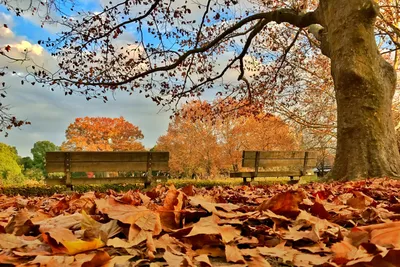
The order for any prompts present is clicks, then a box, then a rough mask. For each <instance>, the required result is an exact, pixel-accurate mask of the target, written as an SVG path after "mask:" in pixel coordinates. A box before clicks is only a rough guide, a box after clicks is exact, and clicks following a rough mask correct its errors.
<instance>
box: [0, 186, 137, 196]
mask: <svg viewBox="0 0 400 267" xmlns="http://www.w3.org/2000/svg"><path fill="white" fill-rule="evenodd" d="M138 188H141V186H138V185H135V184H127V185H119V184H103V185H75V186H74V190H73V191H75V192H78V193H84V192H89V191H97V192H106V191H107V190H108V189H111V190H114V191H117V192H123V191H128V190H135V189H138ZM66 191H69V189H68V188H67V187H65V186H60V185H56V186H47V185H37V186H4V187H0V194H5V195H9V196H16V195H21V196H51V195H53V194H62V193H65V192H66Z"/></svg>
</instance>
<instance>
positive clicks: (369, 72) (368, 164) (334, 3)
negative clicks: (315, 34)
mask: <svg viewBox="0 0 400 267" xmlns="http://www.w3.org/2000/svg"><path fill="white" fill-rule="evenodd" d="M317 12H318V13H317V14H318V17H319V21H320V22H321V25H322V26H323V27H324V31H323V33H322V45H321V46H322V51H323V53H324V54H325V55H327V56H328V57H330V59H331V64H332V76H333V79H334V83H335V91H336V101H337V115H338V116H337V118H338V121H337V151H336V159H335V164H334V167H333V170H332V172H331V178H332V179H335V180H353V179H358V178H372V177H386V176H388V177H398V176H399V175H400V155H399V150H398V147H397V144H396V138H395V130H394V124H393V120H392V110H391V107H392V100H393V95H394V91H395V86H396V73H395V71H394V69H393V67H392V66H391V65H390V64H389V63H388V62H386V61H385V60H384V59H383V58H382V57H381V55H380V54H379V51H378V47H377V45H376V42H375V36H374V22H375V18H376V16H377V15H378V7H377V6H376V4H375V2H374V1H373V0H321V1H320V6H319V8H318V10H317Z"/></svg>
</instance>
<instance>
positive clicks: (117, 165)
mask: <svg viewBox="0 0 400 267" xmlns="http://www.w3.org/2000/svg"><path fill="white" fill-rule="evenodd" d="M151 169H152V170H153V171H168V170H169V168H168V162H152V163H151ZM146 170H147V162H112V161H110V162H92V161H89V162H83V161H82V162H73V161H71V167H70V171H71V172H95V171H98V172H102V171H104V172H106V171H108V172H114V171H115V172H116V171H126V172H128V171H146ZM46 171H47V172H49V173H51V172H63V171H64V162H46Z"/></svg>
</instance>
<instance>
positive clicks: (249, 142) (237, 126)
mask: <svg viewBox="0 0 400 267" xmlns="http://www.w3.org/2000/svg"><path fill="white" fill-rule="evenodd" d="M215 104H216V103H215ZM216 105H217V104H216ZM210 109H211V105H210V104H208V103H206V102H201V101H192V102H189V103H188V104H186V105H184V106H183V107H182V111H181V113H180V115H178V116H176V117H175V118H174V119H173V121H172V122H171V123H170V125H169V126H168V131H167V134H165V135H163V136H161V137H160V138H159V139H158V141H157V145H156V149H157V150H166V151H169V152H170V168H171V171H172V172H173V173H175V174H178V173H179V174H183V175H184V176H186V177H190V176H192V175H193V174H194V173H195V174H204V175H206V176H209V175H213V174H217V173H221V172H224V171H225V170H227V169H233V170H234V171H237V170H238V169H239V167H240V162H241V155H242V154H241V153H242V151H243V150H293V149H296V148H298V142H296V137H295V136H294V134H293V133H292V132H291V131H290V129H289V127H288V125H287V124H285V123H284V122H283V121H282V120H280V119H279V118H277V117H275V116H272V115H269V114H258V115H256V116H255V115H252V114H251V113H241V112H240V113H236V112H232V113H227V114H226V115H225V116H224V118H223V119H216V120H213V119H214V117H213V116H212V115H210V113H209V112H210Z"/></svg>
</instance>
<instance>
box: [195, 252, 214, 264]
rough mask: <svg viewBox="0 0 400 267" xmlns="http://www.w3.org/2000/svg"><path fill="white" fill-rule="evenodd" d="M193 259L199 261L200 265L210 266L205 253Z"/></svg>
mask: <svg viewBox="0 0 400 267" xmlns="http://www.w3.org/2000/svg"><path fill="white" fill-rule="evenodd" d="M194 259H195V260H196V261H198V262H199V263H200V267H212V264H211V262H210V259H209V258H208V256H207V255H205V254H202V255H200V256H197V257H195V258H194Z"/></svg>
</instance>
